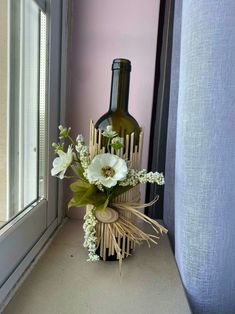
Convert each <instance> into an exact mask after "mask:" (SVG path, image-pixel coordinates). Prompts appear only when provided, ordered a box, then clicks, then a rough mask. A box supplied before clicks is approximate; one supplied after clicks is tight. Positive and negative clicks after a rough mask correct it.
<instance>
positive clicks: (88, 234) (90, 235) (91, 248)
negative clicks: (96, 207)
mask: <svg viewBox="0 0 235 314" xmlns="http://www.w3.org/2000/svg"><path fill="white" fill-rule="evenodd" d="M84 220H85V222H84V224H83V230H84V231H85V235H84V243H83V246H84V247H85V248H87V250H88V259H87V261H90V262H94V261H98V260H99V259H100V258H99V256H98V255H97V254H96V249H97V247H96V245H97V237H96V229H95V226H96V224H97V219H96V218H95V216H94V214H93V213H92V211H89V212H87V213H86V215H85V216H84Z"/></svg>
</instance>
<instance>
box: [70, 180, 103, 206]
mask: <svg viewBox="0 0 235 314" xmlns="http://www.w3.org/2000/svg"><path fill="white" fill-rule="evenodd" d="M70 189H71V190H72V191H73V197H72V199H71V200H70V202H69V204H68V207H69V208H70V207H83V206H85V205H88V204H90V205H94V206H95V207H96V209H97V210H102V209H105V208H106V207H107V206H108V202H109V197H108V196H107V195H106V194H105V193H104V192H101V191H100V190H99V189H98V188H97V187H96V186H95V185H92V184H90V183H88V182H85V181H83V180H80V179H79V180H77V181H76V182H74V183H72V184H71V185H70Z"/></svg>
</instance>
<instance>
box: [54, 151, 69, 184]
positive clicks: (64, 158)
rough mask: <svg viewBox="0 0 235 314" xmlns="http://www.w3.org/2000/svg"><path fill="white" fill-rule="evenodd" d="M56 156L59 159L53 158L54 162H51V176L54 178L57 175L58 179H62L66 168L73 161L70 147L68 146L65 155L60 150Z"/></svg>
mask: <svg viewBox="0 0 235 314" xmlns="http://www.w3.org/2000/svg"><path fill="white" fill-rule="evenodd" d="M57 154H58V155H59V157H57V158H55V160H54V161H53V168H52V169H51V175H52V176H56V175H58V174H59V178H60V179H63V178H64V174H65V172H66V170H67V168H68V167H69V166H70V164H71V163H72V161H73V151H72V148H71V146H69V147H68V151H67V153H65V152H63V151H62V150H59V151H58V152H57Z"/></svg>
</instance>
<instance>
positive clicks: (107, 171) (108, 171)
mask: <svg viewBox="0 0 235 314" xmlns="http://www.w3.org/2000/svg"><path fill="white" fill-rule="evenodd" d="M101 172H102V175H103V176H104V177H105V178H108V177H111V178H112V177H113V176H114V175H115V171H114V169H113V168H112V167H110V166H106V167H103V168H102V169H101Z"/></svg>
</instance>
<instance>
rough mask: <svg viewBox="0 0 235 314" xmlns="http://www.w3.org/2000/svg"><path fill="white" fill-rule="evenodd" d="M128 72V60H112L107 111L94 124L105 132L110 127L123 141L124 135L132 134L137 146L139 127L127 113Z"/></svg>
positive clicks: (129, 63) (129, 64)
mask: <svg viewBox="0 0 235 314" xmlns="http://www.w3.org/2000/svg"><path fill="white" fill-rule="evenodd" d="M130 72H131V62H130V61H129V60H127V59H120V58H119V59H114V60H113V64H112V82H111V95H110V106H109V110H108V112H107V113H105V114H104V115H103V116H102V117H101V118H100V119H99V120H98V121H97V122H96V124H95V127H96V128H97V129H101V130H105V129H106V127H107V126H108V125H111V126H112V128H113V130H114V131H116V132H117V133H118V135H119V136H120V137H122V138H124V141H125V137H126V135H128V134H131V133H133V132H134V133H135V138H134V144H135V145H138V141H139V134H140V127H139V125H138V123H137V121H136V120H135V118H134V117H132V116H131V115H130V114H129V112H128V100H129V86H130ZM124 144H125V142H124Z"/></svg>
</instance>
